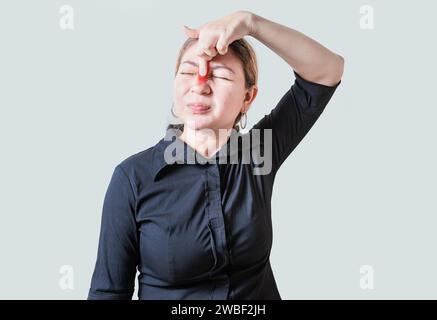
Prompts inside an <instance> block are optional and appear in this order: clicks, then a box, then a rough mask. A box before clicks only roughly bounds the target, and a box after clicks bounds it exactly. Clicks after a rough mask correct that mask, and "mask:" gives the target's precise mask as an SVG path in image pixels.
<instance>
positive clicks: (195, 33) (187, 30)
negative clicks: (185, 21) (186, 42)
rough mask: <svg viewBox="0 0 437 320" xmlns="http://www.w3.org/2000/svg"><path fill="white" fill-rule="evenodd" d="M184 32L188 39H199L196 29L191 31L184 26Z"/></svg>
mask: <svg viewBox="0 0 437 320" xmlns="http://www.w3.org/2000/svg"><path fill="white" fill-rule="evenodd" d="M184 32H185V34H186V35H187V36H188V37H190V38H199V31H197V30H196V29H191V28H189V27H187V26H186V25H184Z"/></svg>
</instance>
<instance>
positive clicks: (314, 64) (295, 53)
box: [250, 13, 344, 86]
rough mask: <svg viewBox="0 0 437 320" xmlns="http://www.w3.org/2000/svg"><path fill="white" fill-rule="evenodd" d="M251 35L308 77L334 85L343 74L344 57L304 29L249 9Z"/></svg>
mask: <svg viewBox="0 0 437 320" xmlns="http://www.w3.org/2000/svg"><path fill="white" fill-rule="evenodd" d="M250 19H251V24H252V32H251V34H250V35H251V36H253V37H254V38H255V39H257V40H259V41H261V42H262V43H263V44H264V45H266V46H267V47H269V48H270V49H271V50H273V51H274V52H275V53H276V54H278V55H279V56H280V57H281V58H282V59H284V60H285V61H286V62H287V63H288V64H289V65H290V66H291V68H292V69H293V70H295V71H296V72H297V73H298V74H299V75H301V76H302V77H303V78H305V79H306V80H309V81H312V82H315V83H320V84H324V85H327V86H332V85H335V84H337V83H338V82H339V81H340V79H341V77H342V75H343V66H344V59H343V57H341V56H340V55H338V54H336V53H334V52H332V51H330V50H329V49H327V48H325V47H324V46H323V45H321V44H320V43H318V42H317V41H315V40H313V39H311V38H309V37H307V36H306V35H304V34H303V33H301V32H299V31H297V30H293V29H291V28H288V27H286V26H284V25H281V24H278V23H275V22H273V21H270V20H267V19H265V18H263V17H261V16H258V15H256V14H254V13H250Z"/></svg>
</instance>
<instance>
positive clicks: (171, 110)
mask: <svg viewBox="0 0 437 320" xmlns="http://www.w3.org/2000/svg"><path fill="white" fill-rule="evenodd" d="M173 107H174V104H173V105H172V106H171V109H170V112H171V114H172V115H173V117H175V118H177V117H178V116H177V115H175V113H174V112H173Z"/></svg>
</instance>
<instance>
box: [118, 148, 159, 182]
mask: <svg viewBox="0 0 437 320" xmlns="http://www.w3.org/2000/svg"><path fill="white" fill-rule="evenodd" d="M157 146H158V144H156V145H154V146H152V147H149V148H147V149H145V150H142V151H139V152H136V153H134V154H132V155H130V156H128V157H126V158H124V159H123V160H121V161H120V162H119V164H118V165H117V166H116V169H117V168H119V169H121V170H122V171H123V173H124V174H125V175H126V176H127V178H129V180H130V181H131V183H132V184H136V183H137V182H138V180H141V181H144V180H147V179H149V178H151V177H152V171H153V159H154V155H155V152H157Z"/></svg>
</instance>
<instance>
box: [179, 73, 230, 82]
mask: <svg viewBox="0 0 437 320" xmlns="http://www.w3.org/2000/svg"><path fill="white" fill-rule="evenodd" d="M179 74H184V75H185V74H187V75H192V76H193V75H195V74H196V73H193V72H179ZM212 78H219V79H223V80H227V81H232V80H231V79H228V78H224V77H217V76H212Z"/></svg>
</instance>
